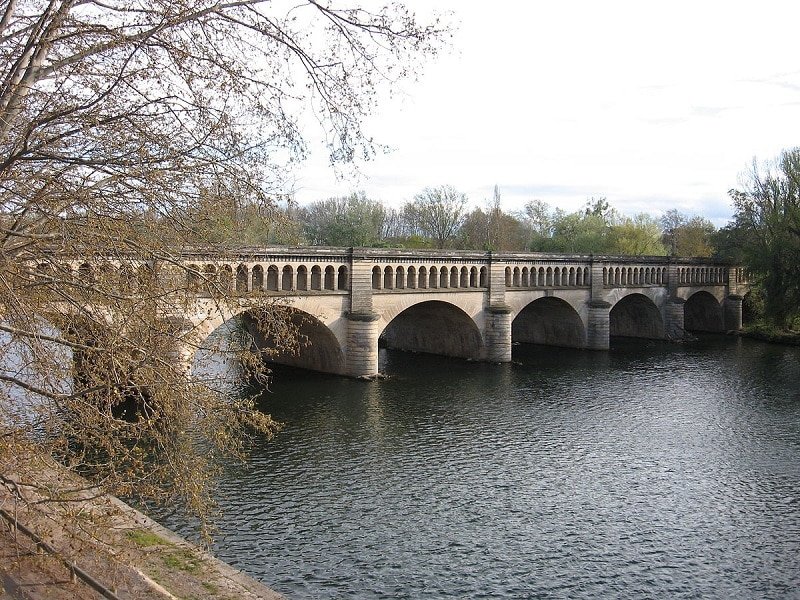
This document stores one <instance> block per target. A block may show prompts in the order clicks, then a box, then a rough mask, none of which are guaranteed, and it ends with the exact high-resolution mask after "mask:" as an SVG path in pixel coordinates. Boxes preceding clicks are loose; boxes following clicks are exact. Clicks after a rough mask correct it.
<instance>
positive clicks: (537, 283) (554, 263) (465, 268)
mask: <svg viewBox="0 0 800 600" xmlns="http://www.w3.org/2000/svg"><path fill="white" fill-rule="evenodd" d="M182 261H183V263H184V266H185V267H187V270H186V273H187V277H188V280H189V281H188V283H189V285H190V286H193V287H195V288H196V289H202V286H201V285H200V283H201V282H208V281H209V280H211V281H214V282H215V284H216V285H220V286H222V287H223V288H224V289H226V290H229V291H230V293H231V294H238V295H241V296H247V295H250V294H262V295H269V296H273V297H275V298H276V299H277V300H278V301H281V302H285V303H287V304H288V305H290V306H292V307H293V308H294V309H295V310H296V311H297V314H298V315H304V316H305V317H306V318H304V319H302V325H301V327H302V333H303V334H304V335H306V336H308V338H309V340H310V342H311V345H310V347H308V348H307V349H306V350H304V351H303V352H302V353H301V355H300V356H299V357H294V356H283V357H281V356H278V357H277V358H276V361H277V362H282V363H286V364H291V365H294V366H300V367H304V368H308V369H313V370H317V371H323V372H328V373H336V374H342V375H349V376H354V377H363V376H372V375H375V374H377V372H378V347H379V345H385V346H386V347H389V348H396V349H402V350H411V351H417V352H429V353H434V354H441V355H447V356H455V357H461V358H466V359H472V360H482V361H493V362H507V361H510V360H511V347H512V343H514V342H530V343H536V344H549V345H555V346H568V347H575V348H587V349H594V350H606V349H608V347H609V337H610V336H628V337H640V338H654V339H668V340H678V339H681V338H683V337H684V336H685V332H686V331H687V330H694V331H712V332H713V331H718V332H721V331H730V330H734V331H735V330H738V329H740V328H741V325H742V298H743V296H744V294H746V293H747V291H748V290H749V287H748V284H747V282H746V280H745V277H744V271H743V269H742V268H740V267H732V266H730V265H727V264H723V263H719V262H713V261H711V260H709V259H682V258H668V257H629V256H625V257H623V256H592V255H588V256H587V255H564V254H539V253H525V254H505V253H504V254H498V253H491V252H489V253H487V252H455V251H427V250H425V251H422V250H386V249H364V248H356V249H353V248H318V247H308V248H256V249H247V250H240V251H234V252H231V251H227V252H225V253H222V252H218V253H217V252H209V251H208V250H203V251H193V250H185V251H184V252H183V255H182ZM235 316H236V315H234V314H223V311H222V310H221V309H220V308H219V306H218V305H217V304H216V303H215V302H213V300H211V299H210V298H207V297H204V295H203V293H202V292H198V294H197V297H196V300H195V302H194V305H193V306H192V307H190V308H189V310H188V312H187V314H186V315H183V316H182V317H183V318H185V320H186V322H187V323H190V324H191V327H192V328H194V332H195V334H196V335H197V336H199V337H203V336H207V335H209V334H211V333H212V332H213V331H214V330H216V329H217V328H219V327H220V326H222V325H223V324H224V323H225V322H226V321H228V320H229V319H231V318H233V317H235ZM261 343H265V342H264V340H261Z"/></svg>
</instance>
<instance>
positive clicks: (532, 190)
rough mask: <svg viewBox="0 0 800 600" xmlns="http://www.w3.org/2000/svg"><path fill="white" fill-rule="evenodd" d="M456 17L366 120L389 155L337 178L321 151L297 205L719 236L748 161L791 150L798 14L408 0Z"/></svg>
mask: <svg viewBox="0 0 800 600" xmlns="http://www.w3.org/2000/svg"><path fill="white" fill-rule="evenodd" d="M406 4H407V5H408V6H410V7H415V6H416V7H420V9H421V10H427V7H429V6H435V7H437V8H441V9H442V10H451V11H452V12H453V14H454V20H455V21H456V22H457V23H458V31H457V32H456V34H455V36H454V39H453V46H454V49H453V51H452V52H451V53H449V54H445V55H442V56H440V57H439V58H437V59H436V60H435V62H432V63H430V64H429V65H428V66H427V67H426V69H425V74H424V76H423V78H422V79H421V80H420V81H419V82H417V83H408V84H406V85H405V86H404V89H405V92H406V93H405V95H401V96H399V97H396V98H394V99H390V100H388V101H386V102H384V103H382V104H381V105H380V107H379V109H378V111H377V113H376V114H375V115H374V116H373V117H372V118H371V119H370V120H369V121H368V129H369V131H370V133H372V134H373V135H374V137H375V138H376V140H378V141H380V142H381V143H384V144H387V145H388V146H391V147H392V148H393V149H394V150H393V152H391V153H390V154H388V155H382V156H379V157H377V158H376V159H375V160H374V161H371V162H368V163H364V164H363V165H362V168H361V171H362V176H361V178H360V179H347V180H344V181H337V180H336V178H335V177H334V176H333V174H332V172H331V171H330V169H329V167H328V166H327V158H326V154H325V151H324V149H323V148H321V147H319V148H316V149H314V148H312V157H311V159H310V160H309V161H308V162H307V163H306V164H305V166H304V167H303V168H302V169H300V170H299V171H298V172H297V180H296V187H297V193H296V198H297V200H299V201H300V202H301V203H306V202H309V201H312V200H318V199H322V198H327V197H330V196H334V195H342V194H345V193H347V192H348V191H350V190H354V189H363V190H364V191H366V193H367V194H368V195H369V196H370V197H372V198H376V199H380V200H382V201H384V202H385V203H387V204H389V205H392V206H400V205H402V204H403V203H404V202H405V201H407V200H410V199H411V198H412V197H413V195H414V194H415V193H417V192H418V191H420V190H421V189H422V188H424V187H426V186H436V185H441V184H451V185H453V186H455V187H456V188H458V189H459V190H461V191H463V192H465V193H466V194H467V195H468V197H469V198H470V201H471V204H473V205H481V204H482V203H483V202H484V201H485V200H486V199H488V198H490V197H491V195H492V189H493V187H494V185H495V184H497V185H498V186H499V187H500V192H501V196H502V201H503V206H504V208H505V209H506V210H517V209H519V208H521V207H522V206H523V205H524V203H525V202H526V201H528V200H531V199H539V200H543V201H545V202H547V203H548V204H550V205H551V206H553V207H556V206H558V207H561V208H563V209H565V210H568V211H571V210H576V209H578V208H580V207H581V206H582V205H583V204H585V202H586V200H587V199H588V198H590V197H599V196H605V197H607V198H608V200H609V201H610V202H611V204H612V205H613V206H614V207H616V208H617V209H618V210H620V211H622V212H624V213H626V214H631V215H632V214H635V213H637V212H642V211H644V212H649V213H652V214H654V215H656V216H658V215H660V214H661V213H662V212H663V211H664V210H668V209H670V208H677V209H679V210H681V211H683V212H686V213H689V214H701V215H703V216H706V217H708V218H710V219H712V220H713V221H714V222H715V223H716V224H717V225H723V224H724V223H725V222H727V220H728V219H729V217H730V216H731V214H732V209H731V207H730V203H729V199H728V195H727V192H728V190H729V189H730V188H732V187H735V186H736V185H737V183H738V178H739V174H740V173H742V172H743V171H744V170H746V169H747V167H748V164H749V163H751V161H752V159H753V157H757V158H758V159H759V160H762V159H768V158H772V157H774V156H775V155H776V154H777V153H778V152H780V150H781V149H783V148H788V147H792V146H794V145H799V144H800V135H798V133H799V132H798V126H799V125H800V52H798V50H797V39H798V34H797V25H798V22H800V19H799V17H800V3H798V2H794V1H791V0H786V1H781V2H776V1H764V0H761V1H759V2H752V1H750V2H738V1H727V2H716V1H707V0H694V1H692V2H683V1H673V2H669V3H665V2H659V3H656V2H643V1H637V2H619V1H614V0H604V1H602V2H599V1H596V0H595V1H579V0H558V1H548V2H544V1H534V0H531V1H523V0H495V1H493V2H485V1H482V2H477V1H475V2H473V1H464V0H462V1H457V0H446V1H445V0H441V1H439V0H431V1H427V2H426V1H424V0H409V1H408V2H406Z"/></svg>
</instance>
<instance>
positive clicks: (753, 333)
mask: <svg viewBox="0 0 800 600" xmlns="http://www.w3.org/2000/svg"><path fill="white" fill-rule="evenodd" d="M739 335H740V336H742V337H747V338H751V339H754V340H759V341H762V342H770V343H772V344H787V345H790V346H800V331H790V330H782V329H777V328H775V327H773V326H771V325H763V324H751V325H746V326H745V327H744V328H743V329H742V330H741V331H740V332H739Z"/></svg>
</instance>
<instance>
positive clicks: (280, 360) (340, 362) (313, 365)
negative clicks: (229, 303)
mask: <svg viewBox="0 0 800 600" xmlns="http://www.w3.org/2000/svg"><path fill="white" fill-rule="evenodd" d="M285 310H286V311H287V312H288V314H289V318H290V319H291V322H292V324H293V325H294V326H295V327H297V330H298V332H299V335H300V340H301V348H300V350H299V352H297V353H291V352H287V351H284V350H282V349H281V347H280V345H279V344H278V343H277V340H276V339H275V338H274V336H272V335H269V334H265V333H263V332H262V331H260V330H259V327H258V325H257V322H256V319H255V318H254V317H253V315H252V314H251V313H249V312H245V313H243V314H242V315H241V316H240V318H241V321H242V325H243V326H244V327H245V329H246V330H247V332H248V333H249V334H250V335H251V336H252V338H253V345H254V346H255V350H265V351H266V352H264V353H263V354H262V355H263V357H264V360H266V361H267V362H271V363H275V364H280V365H288V366H290V367H298V368H301V369H308V370H310V371H319V372H321V373H335V374H342V373H344V372H345V357H344V352H343V351H342V347H341V345H340V344H339V340H338V339H337V338H336V335H334V333H333V332H332V331H331V330H330V329H329V328H328V326H327V325H325V323H323V322H322V321H320V320H319V319H318V318H317V317H315V316H314V315H311V314H309V313H307V312H305V311H302V310H299V309H296V308H293V307H287V308H286V309H285Z"/></svg>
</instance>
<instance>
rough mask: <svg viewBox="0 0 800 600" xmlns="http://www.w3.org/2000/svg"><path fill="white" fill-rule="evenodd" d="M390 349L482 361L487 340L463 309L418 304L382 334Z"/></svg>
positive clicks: (435, 303)
mask: <svg viewBox="0 0 800 600" xmlns="http://www.w3.org/2000/svg"><path fill="white" fill-rule="evenodd" d="M380 343H381V344H382V345H384V346H385V347H387V348H393V349H396V350H407V351H412V352H427V353H429V354H440V355H443V356H454V357H458V358H468V359H475V360H477V359H480V358H481V355H482V352H483V338H482V336H481V332H480V330H479V329H478V326H477V325H476V324H475V321H474V320H473V319H472V317H470V316H469V315H468V314H467V313H466V312H464V310H463V309H461V308H459V307H457V306H455V305H454V304H450V303H449V302H443V301H440V300H428V301H425V302H419V303H417V304H414V305H412V306H410V307H408V308H406V309H405V310H403V311H402V312H400V313H399V314H397V315H396V316H395V317H394V318H393V319H392V320H391V321H390V322H389V323H388V324H387V325H386V327H385V328H384V329H383V332H382V333H381V334H380Z"/></svg>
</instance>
